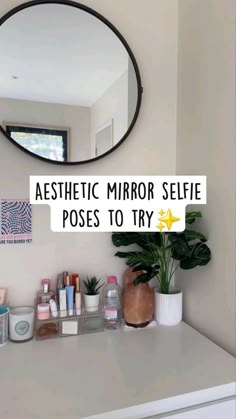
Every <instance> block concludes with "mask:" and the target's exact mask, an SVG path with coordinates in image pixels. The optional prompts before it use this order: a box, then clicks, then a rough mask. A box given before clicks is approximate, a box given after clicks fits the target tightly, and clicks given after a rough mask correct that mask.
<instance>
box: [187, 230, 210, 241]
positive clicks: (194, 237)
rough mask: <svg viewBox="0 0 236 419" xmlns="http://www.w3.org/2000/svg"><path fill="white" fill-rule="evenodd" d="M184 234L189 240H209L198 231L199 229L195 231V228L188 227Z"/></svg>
mask: <svg viewBox="0 0 236 419" xmlns="http://www.w3.org/2000/svg"><path fill="white" fill-rule="evenodd" d="M184 236H185V239H186V240H187V241H192V240H201V242H206V241H207V238H206V237H205V236H204V235H203V234H201V233H198V232H197V231H194V230H188V229H186V230H185V231H184Z"/></svg>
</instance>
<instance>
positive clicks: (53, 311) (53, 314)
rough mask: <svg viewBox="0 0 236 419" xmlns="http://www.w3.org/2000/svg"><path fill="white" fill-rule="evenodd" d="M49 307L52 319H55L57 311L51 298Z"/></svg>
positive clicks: (55, 304)
mask: <svg viewBox="0 0 236 419" xmlns="http://www.w3.org/2000/svg"><path fill="white" fill-rule="evenodd" d="M49 305H50V310H51V315H52V317H57V316H58V310H57V303H56V301H55V300H53V299H52V298H51V300H50V301H49Z"/></svg>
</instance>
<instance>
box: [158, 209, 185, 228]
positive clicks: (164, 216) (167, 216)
mask: <svg viewBox="0 0 236 419" xmlns="http://www.w3.org/2000/svg"><path fill="white" fill-rule="evenodd" d="M159 214H160V215H161V218H159V221H160V223H159V224H158V225H157V226H156V227H157V228H158V229H159V230H160V231H162V230H163V228H164V227H165V225H164V224H166V227H167V228H168V230H169V231H170V230H171V227H172V224H173V223H176V222H177V221H180V218H177V217H175V216H174V215H173V214H172V212H171V209H170V208H169V209H168V211H167V212H165V211H163V210H161V211H160V212H159ZM163 223H164V224H163Z"/></svg>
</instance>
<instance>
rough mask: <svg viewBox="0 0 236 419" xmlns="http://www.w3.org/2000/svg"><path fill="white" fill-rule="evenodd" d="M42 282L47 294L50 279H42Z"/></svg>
mask: <svg viewBox="0 0 236 419" xmlns="http://www.w3.org/2000/svg"><path fill="white" fill-rule="evenodd" d="M41 284H42V289H43V292H44V294H47V293H48V291H49V289H50V279H42V281H41Z"/></svg>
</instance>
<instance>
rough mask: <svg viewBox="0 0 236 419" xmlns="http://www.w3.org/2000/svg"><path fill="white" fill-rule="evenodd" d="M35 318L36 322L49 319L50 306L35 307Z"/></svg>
mask: <svg viewBox="0 0 236 419" xmlns="http://www.w3.org/2000/svg"><path fill="white" fill-rule="evenodd" d="M37 318H38V320H48V319H50V306H49V304H48V303H42V304H38V305H37Z"/></svg>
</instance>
